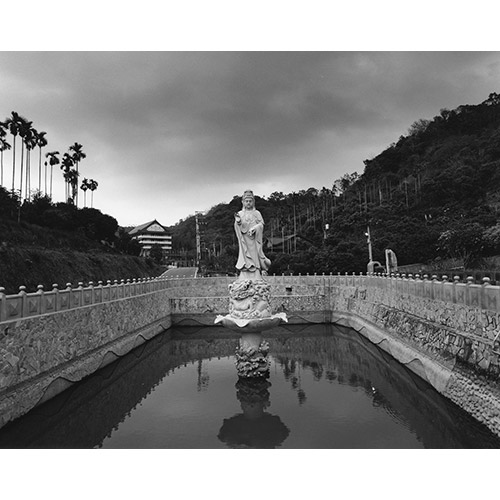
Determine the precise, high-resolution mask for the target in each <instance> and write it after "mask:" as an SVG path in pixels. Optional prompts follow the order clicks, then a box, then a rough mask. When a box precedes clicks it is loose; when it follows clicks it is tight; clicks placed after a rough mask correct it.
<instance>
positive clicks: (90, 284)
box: [88, 281, 95, 304]
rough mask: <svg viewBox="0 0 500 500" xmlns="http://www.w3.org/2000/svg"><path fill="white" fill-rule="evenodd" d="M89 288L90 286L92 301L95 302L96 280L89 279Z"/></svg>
mask: <svg viewBox="0 0 500 500" xmlns="http://www.w3.org/2000/svg"><path fill="white" fill-rule="evenodd" d="M88 288H90V303H91V304H95V289H94V282H93V281H89V286H88Z"/></svg>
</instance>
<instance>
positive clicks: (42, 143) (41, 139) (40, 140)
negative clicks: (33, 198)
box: [36, 131, 47, 194]
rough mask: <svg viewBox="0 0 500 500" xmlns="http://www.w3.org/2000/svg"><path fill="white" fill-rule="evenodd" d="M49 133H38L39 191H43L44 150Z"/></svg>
mask: <svg viewBox="0 0 500 500" xmlns="http://www.w3.org/2000/svg"><path fill="white" fill-rule="evenodd" d="M46 134H47V132H43V131H42V132H38V134H37V135H36V145H37V146H38V191H40V192H41V191H42V148H43V147H45V146H46V145H47V139H45V135H46ZM45 194H47V169H45Z"/></svg>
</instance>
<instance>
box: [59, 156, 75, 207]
mask: <svg viewBox="0 0 500 500" xmlns="http://www.w3.org/2000/svg"><path fill="white" fill-rule="evenodd" d="M72 166H73V158H72V157H71V155H70V154H69V153H64V155H63V158H62V161H61V170H62V171H63V177H64V180H65V182H66V189H65V203H68V200H69V179H70V176H69V172H70V170H71V167H72Z"/></svg>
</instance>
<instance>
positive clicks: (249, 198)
mask: <svg viewBox="0 0 500 500" xmlns="http://www.w3.org/2000/svg"><path fill="white" fill-rule="evenodd" d="M241 201H242V203H243V206H244V207H245V208H252V207H254V206H255V198H254V196H253V191H251V190H250V189H247V190H246V191H245V192H244V193H243V196H242V198H241Z"/></svg>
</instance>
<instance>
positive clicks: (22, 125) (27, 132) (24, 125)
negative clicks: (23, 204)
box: [18, 116, 33, 201]
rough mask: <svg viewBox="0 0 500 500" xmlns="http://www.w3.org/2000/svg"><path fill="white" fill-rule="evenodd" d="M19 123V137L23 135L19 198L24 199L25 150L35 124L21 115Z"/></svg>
mask: <svg viewBox="0 0 500 500" xmlns="http://www.w3.org/2000/svg"><path fill="white" fill-rule="evenodd" d="M18 123H19V129H18V133H19V137H21V175H20V181H19V198H20V200H21V201H22V199H23V172H24V170H23V169H24V150H25V146H26V144H27V143H28V142H29V141H30V139H31V130H32V127H31V125H32V124H33V122H30V121H28V120H27V119H26V118H23V117H22V116H19V119H18ZM26 175H27V174H26Z"/></svg>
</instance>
